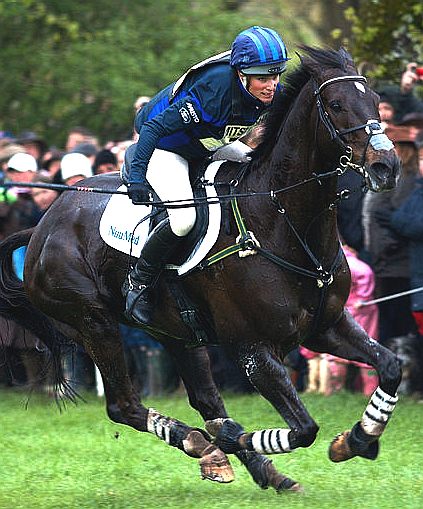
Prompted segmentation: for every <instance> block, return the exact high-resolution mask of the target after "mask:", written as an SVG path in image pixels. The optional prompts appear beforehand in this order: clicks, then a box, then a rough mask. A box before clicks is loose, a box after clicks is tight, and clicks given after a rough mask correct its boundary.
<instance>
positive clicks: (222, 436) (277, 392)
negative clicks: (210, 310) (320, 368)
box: [206, 344, 318, 490]
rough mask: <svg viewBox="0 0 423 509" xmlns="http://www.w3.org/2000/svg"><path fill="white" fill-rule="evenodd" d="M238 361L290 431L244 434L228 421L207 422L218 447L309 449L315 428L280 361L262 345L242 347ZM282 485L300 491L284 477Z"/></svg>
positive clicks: (259, 450)
mask: <svg viewBox="0 0 423 509" xmlns="http://www.w3.org/2000/svg"><path fill="white" fill-rule="evenodd" d="M238 361H239V363H240V365H241V366H242V367H243V368H244V370H245V373H246V375H247V377H248V378H249V380H250V381H251V383H252V384H253V386H254V387H256V388H257V390H258V391H259V392H260V394H261V395H262V396H263V397H264V398H266V399H267V400H268V401H269V402H270V403H271V404H272V405H273V406H274V407H275V409H276V410H277V411H278V412H279V413H280V415H281V416H282V417H283V418H284V419H285V421H286V422H287V424H288V426H289V429H283V428H276V429H265V430H261V431H255V432H253V433H246V432H245V431H244V429H243V428H242V427H241V426H240V425H239V424H237V423H235V422H234V421H232V420H231V419H218V420H215V421H211V422H208V423H206V429H207V430H208V431H209V432H210V433H212V434H213V435H215V436H216V443H217V444H218V445H219V447H220V448H221V449H222V450H223V451H224V452H237V451H240V450H246V451H254V452H256V453H259V454H279V453H288V452H291V451H293V450H294V449H296V448H298V447H309V446H310V445H311V444H312V443H313V442H314V440H315V438H316V435H317V431H318V426H317V424H316V423H315V422H314V420H313V419H312V418H311V416H310V415H309V413H308V412H307V410H306V409H305V407H304V405H303V404H302V402H301V401H300V399H299V397H298V394H297V392H296V390H295V388H294V386H293V384H292V382H291V379H290V377H289V375H288V373H287V371H286V369H285V368H284V366H283V365H282V364H281V362H280V361H279V360H278V359H277V358H276V357H275V356H273V355H272V354H271V353H270V351H269V349H268V348H267V347H266V346H265V345H263V344H254V345H243V346H242V347H241V348H240V349H239V350H238ZM291 483H292V485H291V486H289V484H291ZM282 484H285V485H286V487H288V488H289V489H293V490H297V489H299V488H300V486H299V485H298V484H297V483H295V482H293V481H291V480H289V479H286V478H285V479H283V480H282Z"/></svg>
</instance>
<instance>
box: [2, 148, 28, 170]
mask: <svg viewBox="0 0 423 509" xmlns="http://www.w3.org/2000/svg"><path fill="white" fill-rule="evenodd" d="M2 141H3V140H2ZM20 152H25V149H24V147H23V146H22V145H18V144H17V143H13V142H6V143H4V144H3V143H2V144H1V145H0V169H1V172H2V173H3V174H4V173H5V172H6V170H7V163H8V162H9V159H10V158H11V157H12V156H14V155H15V154H19V153H20Z"/></svg>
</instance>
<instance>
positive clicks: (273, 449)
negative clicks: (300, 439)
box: [251, 428, 291, 454]
mask: <svg viewBox="0 0 423 509" xmlns="http://www.w3.org/2000/svg"><path fill="white" fill-rule="evenodd" d="M289 432H290V430H289V429H280V428H278V429H264V430H262V431H255V432H254V433H253V434H252V437H251V442H252V445H253V448H254V450H255V451H256V452H258V453H260V454H280V453H281V452H291V447H290V445H289V441H288V433H289Z"/></svg>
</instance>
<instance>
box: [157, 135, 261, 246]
mask: <svg viewBox="0 0 423 509" xmlns="http://www.w3.org/2000/svg"><path fill="white" fill-rule="evenodd" d="M249 152H251V149H250V147H248V145H245V144H244V143H242V142H240V141H238V140H237V141H235V142H233V143H231V144H229V145H226V146H225V147H222V148H221V149H219V150H217V151H216V152H215V154H214V155H213V160H214V161H216V160H222V159H227V160H230V161H237V162H241V161H248V160H249V158H248V156H247V154H248V153H249ZM147 181H148V183H149V184H150V186H151V187H152V188H153V189H154V191H155V192H156V193H157V195H158V196H159V199H160V200H162V201H173V200H190V201H189V202H188V203H191V204H192V202H193V201H192V200H193V198H194V195H193V192H192V188H191V183H190V180H189V166H188V162H187V161H186V159H184V158H183V157H181V156H180V155H178V154H174V153H173V152H168V151H167V150H161V149H158V148H156V149H155V150H154V152H153V155H152V156H151V158H150V162H149V163H148V168H147ZM167 212H168V214H169V222H170V227H171V228H172V231H173V233H174V234H175V235H178V236H179V237H184V236H185V235H188V233H189V232H190V231H191V230H192V228H193V227H194V224H195V220H196V217H197V216H196V212H195V207H182V208H178V209H167Z"/></svg>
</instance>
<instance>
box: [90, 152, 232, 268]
mask: <svg viewBox="0 0 423 509" xmlns="http://www.w3.org/2000/svg"><path fill="white" fill-rule="evenodd" d="M223 162H224V161H214V162H212V163H211V164H210V165H209V166H208V167H207V169H206V172H205V174H204V178H205V180H206V181H207V182H210V183H213V182H214V179H215V177H216V174H217V171H218V170H219V168H220V166H221V164H222V163H223ZM119 191H126V186H125V185H122V186H120V187H119ZM206 195H207V197H208V198H216V197H217V193H216V189H215V188H214V186H206ZM151 209H152V207H147V206H145V205H134V204H133V203H132V201H131V200H130V199H129V197H128V196H125V195H122V194H114V195H112V196H111V198H110V200H109V202H108V204H107V205H106V208H105V209H104V212H103V215H102V216H101V219H100V225H99V231H100V236H101V238H102V239H103V241H104V242H105V243H106V244H107V245H108V246H110V247H112V248H114V249H116V250H117V251H120V252H121V253H125V254H128V255H131V256H134V257H136V258H139V256H140V254H141V250H142V248H143V246H144V244H145V241H146V240H147V237H148V232H149V228H150V220H149V219H147V220H146V221H143V222H141V223H140V221H141V220H142V219H143V218H144V217H146V216H147V215H148V214H150V212H151ZM221 216H222V212H221V208H220V204H219V203H212V204H210V205H209V224H208V228H207V231H206V233H205V236H204V238H203V240H202V241H201V242H200V243H199V244H197V246H195V248H194V250H193V251H192V252H191V254H190V255H189V256H188V258H187V260H186V261H185V262H183V263H182V264H181V265H179V266H175V265H172V266H169V267H168V268H170V269H173V270H176V271H177V272H178V275H183V274H186V273H187V272H188V271H190V270H192V269H193V268H194V267H195V266H196V265H198V264H199V263H200V262H201V261H202V260H203V259H204V258H205V257H206V256H207V254H208V253H209V251H210V249H211V248H212V247H213V245H214V244H215V242H216V240H217V238H218V236H219V232H220V222H221ZM139 223H140V224H139Z"/></svg>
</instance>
